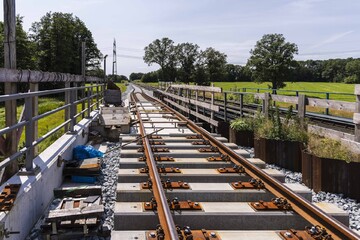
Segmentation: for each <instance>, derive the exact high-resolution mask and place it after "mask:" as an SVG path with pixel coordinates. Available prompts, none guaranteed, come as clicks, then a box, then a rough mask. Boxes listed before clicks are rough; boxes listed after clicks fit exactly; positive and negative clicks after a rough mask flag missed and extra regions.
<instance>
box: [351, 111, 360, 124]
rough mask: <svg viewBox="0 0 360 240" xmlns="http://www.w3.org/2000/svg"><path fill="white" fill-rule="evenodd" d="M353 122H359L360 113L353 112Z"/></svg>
mask: <svg viewBox="0 0 360 240" xmlns="http://www.w3.org/2000/svg"><path fill="white" fill-rule="evenodd" d="M353 122H354V123H355V124H360V113H354V117H353Z"/></svg>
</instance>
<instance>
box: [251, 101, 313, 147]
mask: <svg viewBox="0 0 360 240" xmlns="http://www.w3.org/2000/svg"><path fill="white" fill-rule="evenodd" d="M255 137H256V138H266V139H274V140H284V141H297V142H301V143H304V144H306V143H307V141H308V134H307V130H306V123H302V122H301V121H300V119H299V118H298V117H297V116H293V115H292V106H290V107H289V110H288V112H287V114H286V118H285V119H284V120H281V118H280V113H279V108H278V107H276V108H275V111H274V112H272V113H271V114H270V117H269V118H268V119H263V121H262V123H261V124H258V125H257V127H256V129H255Z"/></svg>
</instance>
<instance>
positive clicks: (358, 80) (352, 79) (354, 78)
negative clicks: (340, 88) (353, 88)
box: [344, 75, 360, 84]
mask: <svg viewBox="0 0 360 240" xmlns="http://www.w3.org/2000/svg"><path fill="white" fill-rule="evenodd" d="M344 83H347V84H355V83H360V78H359V77H358V76H357V75H351V76H348V77H346V78H344Z"/></svg>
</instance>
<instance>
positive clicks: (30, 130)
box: [0, 83, 105, 171]
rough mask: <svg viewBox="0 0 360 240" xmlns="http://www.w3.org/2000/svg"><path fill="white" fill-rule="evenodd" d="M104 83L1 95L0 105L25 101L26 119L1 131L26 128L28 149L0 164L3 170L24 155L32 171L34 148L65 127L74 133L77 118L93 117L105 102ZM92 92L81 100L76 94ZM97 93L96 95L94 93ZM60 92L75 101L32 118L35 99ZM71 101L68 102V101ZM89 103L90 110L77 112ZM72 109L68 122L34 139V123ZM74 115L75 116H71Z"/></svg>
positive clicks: (0, 132) (16, 153) (3, 133)
mask: <svg viewBox="0 0 360 240" xmlns="http://www.w3.org/2000/svg"><path fill="white" fill-rule="evenodd" d="M104 87H105V84H104V83H100V84H94V85H90V86H81V87H70V88H69V87H67V88H61V89H53V90H46V91H36V92H26V93H15V94H8V95H2V96H0V102H5V101H11V100H19V99H24V100H25V111H24V118H25V120H21V121H20V122H18V123H16V124H14V125H12V126H7V127H5V128H2V129H0V136H2V135H5V134H8V133H10V132H12V131H15V130H18V129H22V128H23V127H25V129H26V131H25V147H24V148H22V149H21V150H18V151H17V152H15V153H13V154H12V155H10V156H8V157H7V158H5V159H4V160H2V161H1V162H0V170H1V169H3V168H4V167H6V166H7V165H9V164H10V163H11V162H13V161H15V160H17V159H18V158H20V157H21V156H23V155H24V154H25V156H26V160H25V166H26V170H27V171H32V168H33V159H34V157H35V156H34V155H35V154H34V148H35V146H37V145H38V144H40V143H41V142H43V141H44V140H45V139H47V138H48V137H50V136H51V135H53V134H54V133H56V132H58V131H59V130H61V129H62V128H64V127H66V126H69V124H70V128H69V132H72V133H74V126H75V124H76V118H77V117H78V116H80V115H82V114H84V113H86V112H88V115H89V116H88V117H90V112H91V110H92V109H93V107H94V106H95V105H98V104H99V103H100V102H102V101H103V97H102V96H103V90H104ZM86 89H90V90H89V91H90V92H89V93H90V94H87V96H84V97H83V98H82V99H79V100H77V99H76V98H77V95H78V94H77V91H79V90H82V91H83V90H86ZM94 92H95V93H94ZM58 93H68V94H69V95H70V97H71V98H72V100H73V101H72V100H71V99H70V100H69V99H65V105H62V106H60V107H57V108H55V109H52V110H50V111H47V112H45V113H42V114H40V115H36V116H33V112H32V107H33V106H32V104H33V100H34V99H35V98H36V97H41V96H47V95H52V94H58ZM75 99H76V100H75ZM93 99H95V103H93V102H94V101H93ZM66 101H69V102H66ZM86 101H87V102H88V103H91V104H89V105H88V106H87V108H85V109H83V110H82V111H81V112H80V113H77V109H76V108H77V104H78V103H82V102H86ZM66 109H69V112H70V116H69V119H67V120H66V119H65V120H64V122H63V123H61V124H60V125H58V126H56V127H55V128H53V129H51V130H50V131H48V132H47V133H46V134H44V135H43V136H41V137H39V138H37V139H34V132H35V124H34V123H35V122H36V121H39V120H40V119H43V118H44V117H47V116H50V115H52V114H54V113H57V112H59V111H62V110H66ZM71 114H73V115H71Z"/></svg>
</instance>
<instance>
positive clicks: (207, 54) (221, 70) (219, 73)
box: [201, 47, 227, 82]
mask: <svg viewBox="0 0 360 240" xmlns="http://www.w3.org/2000/svg"><path fill="white" fill-rule="evenodd" d="M201 56H202V57H203V59H204V65H205V67H206V71H207V74H208V77H209V82H215V81H219V82H221V81H224V80H225V75H226V70H225V66H226V57H227V56H226V54H225V53H221V52H219V51H217V50H215V49H214V48H211V47H210V48H207V49H205V51H203V52H201Z"/></svg>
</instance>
